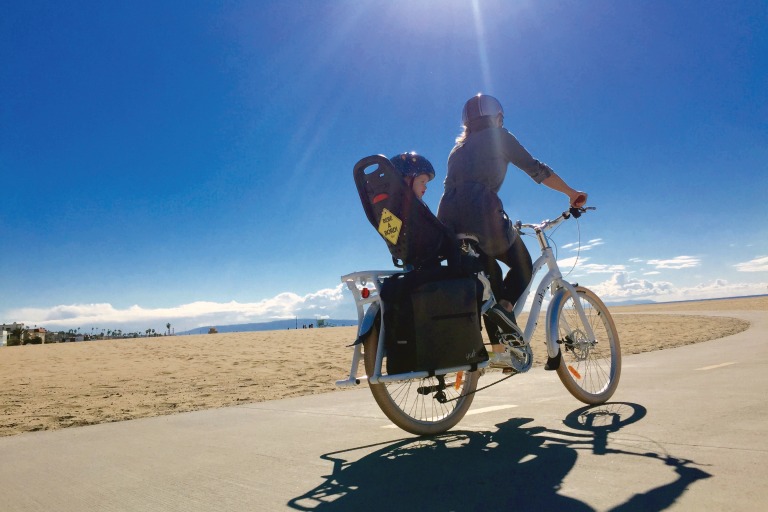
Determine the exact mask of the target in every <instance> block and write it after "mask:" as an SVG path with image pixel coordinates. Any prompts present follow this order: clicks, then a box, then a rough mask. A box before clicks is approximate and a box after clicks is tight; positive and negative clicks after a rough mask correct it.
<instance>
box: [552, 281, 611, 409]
mask: <svg viewBox="0 0 768 512" xmlns="http://www.w3.org/2000/svg"><path fill="white" fill-rule="evenodd" d="M576 295H577V297H572V296H571V295H566V296H565V297H564V298H563V300H562V301H560V305H559V309H558V311H557V321H556V324H557V336H558V338H557V342H558V343H559V344H560V353H561V354H562V359H561V361H560V366H559V367H558V368H557V375H558V376H559V377H560V380H561V381H562V382H563V384H564V385H565V387H566V389H568V391H569V392H570V393H571V394H572V395H573V396H574V397H575V398H576V399H578V400H581V401H582V402H584V403H585V404H590V405H597V404H602V403H605V402H606V401H607V400H608V399H610V398H611V396H612V395H613V393H614V391H616V386H618V385H619V376H620V375H621V347H620V346H619V334H618V332H617V331H616V326H615V325H614V323H613V318H611V314H610V313H609V312H608V308H606V307H605V304H603V301H601V300H600V298H599V297H598V296H597V295H595V294H594V293H593V292H592V291H591V290H588V289H586V288H584V287H581V286H578V287H576ZM577 300H578V301H579V303H580V304H581V307H582V308H583V309H584V314H585V316H586V319H587V321H588V322H589V326H590V327H591V328H592V332H593V333H594V335H595V339H594V340H590V339H589V336H588V334H587V333H588V330H587V329H586V328H585V326H584V324H583V322H582V319H581V316H580V315H579V313H578V311H577V309H576V301H577Z"/></svg>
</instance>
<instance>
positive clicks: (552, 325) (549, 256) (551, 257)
mask: <svg viewBox="0 0 768 512" xmlns="http://www.w3.org/2000/svg"><path fill="white" fill-rule="evenodd" d="M569 217H570V214H568V213H567V212H566V213H564V214H563V215H561V216H559V217H558V218H557V219H555V220H552V221H550V220H545V221H544V222H542V223H540V224H519V223H518V226H517V227H518V230H519V229H520V228H528V229H532V230H533V231H534V234H535V235H536V239H537V241H538V242H539V246H540V247H541V256H539V258H538V259H537V260H536V261H535V262H534V263H533V273H532V275H533V276H536V275H538V273H539V272H540V271H541V270H542V269H543V268H544V267H545V266H546V267H547V269H548V270H547V273H546V274H544V277H543V278H542V280H541V282H540V283H539V286H538V287H537V288H536V296H535V297H534V300H533V303H532V304H531V310H530V312H529V314H528V322H526V325H525V331H524V332H523V337H524V339H525V341H526V342H530V340H531V338H532V337H533V333H534V332H535V331H536V327H537V325H538V323H539V313H540V312H541V306H542V304H543V303H544V297H545V296H546V293H547V289H549V290H550V291H551V293H552V300H551V301H550V303H549V305H548V306H547V319H546V320H547V324H546V328H547V332H546V340H547V355H548V356H549V357H550V358H553V357H557V355H558V353H559V352H560V344H559V343H558V340H557V335H558V325H557V312H558V310H559V309H560V303H561V302H562V301H563V300H565V299H566V298H568V297H573V298H574V301H573V303H574V306H575V309H576V312H577V313H578V315H579V318H580V319H581V323H582V325H583V326H584V328H585V329H586V331H587V332H586V333H584V334H586V336H587V338H588V340H589V342H590V343H591V344H593V345H594V344H595V333H594V331H593V330H592V326H591V325H590V323H589V321H588V319H587V316H586V313H584V308H583V307H582V305H581V301H580V300H577V299H578V297H577V293H576V286H574V285H572V284H571V283H569V282H568V281H566V280H565V279H564V278H563V274H562V272H560V267H559V266H558V265H557V258H555V254H554V251H553V250H552V247H551V246H550V245H549V240H548V239H547V236H546V235H545V234H544V232H545V231H548V230H550V229H552V228H554V227H555V226H557V225H558V224H560V223H561V222H562V221H564V220H565V219H567V218H569ZM532 286H533V279H531V282H530V283H529V284H528V287H527V288H526V289H525V291H524V292H523V294H522V295H521V296H520V298H519V299H518V301H517V304H516V305H515V309H514V313H515V317H516V318H519V317H520V315H521V314H522V312H523V308H524V307H525V303H526V302H527V301H528V296H529V295H530V293H531V289H532ZM560 321H561V322H566V319H565V318H561V319H560ZM566 327H567V330H568V331H571V328H570V327H568V326H566Z"/></svg>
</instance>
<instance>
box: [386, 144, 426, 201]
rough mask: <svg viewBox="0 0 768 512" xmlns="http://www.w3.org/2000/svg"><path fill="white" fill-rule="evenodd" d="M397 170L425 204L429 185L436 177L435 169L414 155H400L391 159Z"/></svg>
mask: <svg viewBox="0 0 768 512" xmlns="http://www.w3.org/2000/svg"><path fill="white" fill-rule="evenodd" d="M389 161H390V162H392V165H394V166H395V169H397V170H398V172H400V174H402V175H403V179H404V180H405V182H406V183H407V184H408V186H410V187H411V190H413V193H414V194H416V197H418V198H419V200H420V201H421V202H424V199H423V198H424V193H425V192H426V191H427V183H428V182H430V181H432V179H434V177H435V169H434V168H433V167H432V164H431V163H429V160H427V159H426V158H424V157H423V156H421V155H419V154H417V153H414V152H413V151H411V152H410V153H400V154H399V155H397V156H393V157H392V158H390V159H389Z"/></svg>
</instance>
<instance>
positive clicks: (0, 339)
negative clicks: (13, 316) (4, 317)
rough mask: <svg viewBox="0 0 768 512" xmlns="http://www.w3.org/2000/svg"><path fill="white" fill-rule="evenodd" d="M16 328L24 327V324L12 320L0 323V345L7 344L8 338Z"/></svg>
mask: <svg viewBox="0 0 768 512" xmlns="http://www.w3.org/2000/svg"><path fill="white" fill-rule="evenodd" d="M16 329H24V324H19V323H16V322H13V323H12V324H0V333H2V334H0V346H5V345H8V338H9V337H10V336H11V333H12V332H13V331H14V330H16Z"/></svg>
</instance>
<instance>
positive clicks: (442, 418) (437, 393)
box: [363, 327, 480, 435]
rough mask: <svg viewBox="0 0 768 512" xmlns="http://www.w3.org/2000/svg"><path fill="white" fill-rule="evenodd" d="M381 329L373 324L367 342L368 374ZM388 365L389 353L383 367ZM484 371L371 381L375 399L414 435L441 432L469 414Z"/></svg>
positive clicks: (374, 361) (374, 360) (373, 360)
mask: <svg viewBox="0 0 768 512" xmlns="http://www.w3.org/2000/svg"><path fill="white" fill-rule="evenodd" d="M378 343H379V330H378V328H377V327H373V328H372V329H371V331H370V333H369V334H368V337H367V338H366V339H365V341H364V342H363V361H364V363H365V372H366V374H367V375H373V369H374V366H375V364H376V349H377V347H378ZM385 367H386V355H385V356H384V361H383V362H382V368H385ZM479 378H480V372H479V371H474V372H458V373H449V374H446V375H442V376H434V377H426V378H423V379H411V380H404V381H397V382H390V383H386V384H369V387H370V389H371V393H372V394H373V398H374V399H375V400H376V403H377V404H378V405H379V407H380V408H381V410H382V412H383V413H384V414H385V415H386V416H387V418H389V419H390V420H391V421H392V423H394V424H395V425H397V426H398V427H400V428H401V429H403V430H405V431H406V432H410V433H411V434H417V435H435V434H441V433H443V432H445V431H447V430H448V429H450V428H452V427H453V426H455V425H456V424H457V423H458V422H459V421H461V419H462V418H463V417H464V415H465V414H466V413H467V410H468V409H469V406H470V405H471V404H472V400H473V398H474V396H475V395H474V391H475V389H477V381H478V379H479Z"/></svg>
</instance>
